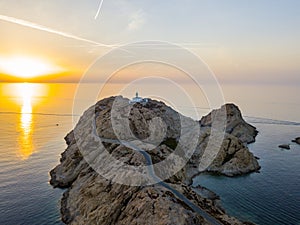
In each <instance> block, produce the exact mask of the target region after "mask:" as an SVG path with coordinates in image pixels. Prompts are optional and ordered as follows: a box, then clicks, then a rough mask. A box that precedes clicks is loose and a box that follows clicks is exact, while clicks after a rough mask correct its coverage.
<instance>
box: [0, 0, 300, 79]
mask: <svg viewBox="0 0 300 225" xmlns="http://www.w3.org/2000/svg"><path fill="white" fill-rule="evenodd" d="M0 3H1V8H0V30H1V36H0V60H1V57H2V58H5V57H9V56H14V55H20V54H21V55H23V56H30V57H32V56H33V57H35V58H43V59H45V60H46V61H48V62H49V63H51V64H52V65H54V66H58V67H61V68H62V69H63V72H59V73H57V74H50V75H47V74H42V75H41V76H39V77H35V78H26V79H24V78H19V77H16V76H11V74H7V73H5V72H4V71H3V70H2V71H1V68H0V82H17V81H28V82H77V81H79V80H80V78H81V77H82V76H83V75H84V74H85V73H86V72H87V71H88V69H89V68H90V66H91V65H92V64H93V62H94V61H95V60H96V59H99V58H101V56H103V55H105V54H106V53H107V52H109V51H111V50H112V49H113V48H114V47H120V46H122V45H126V44H127V43H132V42H138V41H144V40H161V41H167V42H170V43H175V44H178V45H179V46H181V47H183V48H187V49H188V50H190V51H192V52H193V53H195V54H196V55H197V56H199V57H200V58H201V59H202V60H203V61H204V62H205V63H206V64H207V65H208V66H209V67H210V68H211V69H212V71H213V72H214V73H215V75H216V77H217V78H218V79H219V81H221V82H246V83H247V82H256V83H260V82H261V83H264V82H275V83H292V84H295V83H299V82H300V76H299V75H300V67H299V60H300V47H299V46H300V44H299V40H300V32H299V29H298V25H299V21H300V14H299V13H298V12H297V10H296V9H298V8H299V7H300V3H299V2H298V1H293V0H288V1H284V3H278V2H277V3H276V4H273V1H270V0H267V1H263V2H262V1H258V0H255V1H251V3H250V2H247V3H245V2H242V1H240V2H237V1H227V2H226V3H225V2H224V1H216V2H209V1H195V0H191V1H189V4H185V3H183V2H182V1H179V0H178V1H177V0H175V1H172V3H171V1H170V2H169V1H165V2H160V3H157V4H152V3H151V4H150V2H149V1H135V0H134V1H130V2H129V1H123V0H118V1H113V2H110V1H104V4H103V8H102V9H101V11H100V13H99V15H98V17H97V18H96V19H95V15H96V13H97V11H98V8H97V7H98V5H99V4H98V3H99V2H98V1H89V2H79V1H78V2H77V1H76V2H74V1H64V2H61V1H57V0H54V1H51V2H42V1H40V2H36V1H33V0H27V1H18V2H17V1H2V0H0ZM70 5H71V6H72V7H70ZM160 47H161V49H162V50H161V51H162V52H163V51H164V46H160ZM149 48H151V46H150V47H149ZM169 54H170V53H169ZM128 55H129V56H128V57H130V53H128ZM172 57H175V56H174V55H172V54H170V58H172ZM190 66H191V67H192V66H193V65H192V64H191V65H190ZM105 69H106V68H98V70H99V71H100V70H105ZM133 69H134V68H133ZM148 70H150V71H151V68H148ZM126 71H127V74H124V76H123V77H122V79H123V82H126V80H128V79H129V80H130V79H131V78H132V77H134V76H136V75H135V71H134V70H132V71H131V70H130V69H127V70H126ZM171 71H172V70H164V71H162V72H164V73H171ZM154 72H155V70H154ZM168 75H169V76H175V75H174V74H168ZM127 78H128V79H127Z"/></svg>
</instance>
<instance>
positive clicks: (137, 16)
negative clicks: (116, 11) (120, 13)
mask: <svg viewBox="0 0 300 225" xmlns="http://www.w3.org/2000/svg"><path fill="white" fill-rule="evenodd" d="M144 23H145V13H144V12H143V11H142V10H138V11H136V12H134V13H133V14H132V15H131V16H130V18H129V24H128V29H129V30H136V29H138V28H140V27H141V26H143V25H144Z"/></svg>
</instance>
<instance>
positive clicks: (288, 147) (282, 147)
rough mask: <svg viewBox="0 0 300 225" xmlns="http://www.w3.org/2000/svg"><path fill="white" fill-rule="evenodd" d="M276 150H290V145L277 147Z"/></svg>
mask: <svg viewBox="0 0 300 225" xmlns="http://www.w3.org/2000/svg"><path fill="white" fill-rule="evenodd" d="M278 148H281V149H286V150H290V149H291V147H290V145H287V144H283V145H278Z"/></svg>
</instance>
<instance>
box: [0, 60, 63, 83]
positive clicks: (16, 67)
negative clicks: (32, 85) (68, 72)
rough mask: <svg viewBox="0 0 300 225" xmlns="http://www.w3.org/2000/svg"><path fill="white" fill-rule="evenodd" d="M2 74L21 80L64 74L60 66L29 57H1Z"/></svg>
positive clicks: (0, 69)
mask: <svg viewBox="0 0 300 225" xmlns="http://www.w3.org/2000/svg"><path fill="white" fill-rule="evenodd" d="M0 72H2V73H4V74H8V75H12V76H15V77H19V78H34V77H38V76H43V75H50V74H57V73H60V72H63V69H62V68H61V67H59V66H56V65H52V64H51V63H49V62H47V61H45V60H43V59H38V58H33V57H27V56H12V57H3V56H0Z"/></svg>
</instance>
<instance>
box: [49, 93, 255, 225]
mask: <svg viewBox="0 0 300 225" xmlns="http://www.w3.org/2000/svg"><path fill="white" fill-rule="evenodd" d="M118 98H121V97H118ZM115 99H116V97H110V98H106V99H103V100H101V101H99V102H98V103H96V105H95V106H94V107H91V108H89V109H88V110H87V111H86V112H85V113H84V114H83V116H82V117H81V119H80V121H79V122H78V125H77V126H76V127H75V128H74V130H73V131H71V132H70V133H69V134H68V135H67V136H66V137H65V140H66V143H67V145H68V147H67V149H66V150H65V151H64V152H63V153H62V156H61V159H60V164H59V165H58V166H56V167H55V168H54V169H53V170H51V172H50V175H51V180H50V184H51V185H52V186H54V187H60V188H67V190H66V192H65V193H64V194H63V198H62V201H61V214H62V221H63V222H64V223H66V224H104V225H105V224H210V223H211V221H209V220H208V219H207V218H204V217H203V216H201V215H200V214H199V213H197V212H195V210H193V209H192V208H191V207H190V206H188V205H187V204H186V203H185V202H184V201H183V200H182V199H181V198H180V197H178V196H177V195H176V194H174V191H171V190H170V189H168V188H166V187H165V186H163V185H161V184H154V185H150V186H146V185H141V186H126V185H121V184H117V183H114V182H112V181H111V180H108V179H106V178H104V177H102V176H101V175H99V174H98V173H97V172H95V171H94V169H93V168H91V167H90V165H89V164H88V163H87V162H86V160H85V159H84V157H83V156H82V152H81V151H79V149H78V146H77V143H76V138H75V135H74V133H77V134H78V131H82V130H76V129H79V127H84V126H79V125H80V124H81V125H85V123H87V122H86V121H87V117H89V116H90V115H91V113H93V114H95V116H96V118H95V124H96V131H97V134H98V135H99V136H100V137H103V138H106V139H110V140H115V139H117V137H116V134H115V132H114V130H113V128H112V127H113V126H112V122H111V114H112V106H113V104H114V100H115ZM121 99H123V98H121ZM123 100H124V102H125V101H127V102H128V99H123ZM222 107H225V108H226V110H227V116H228V115H229V116H228V118H227V128H226V131H228V133H227V134H225V137H224V140H223V143H222V145H221V148H220V151H219V152H218V154H217V156H216V157H215V159H214V160H213V162H212V163H211V164H210V166H209V167H208V168H207V169H206V170H205V171H206V172H214V173H220V174H224V175H228V176H235V175H240V174H244V173H249V172H252V171H257V170H258V169H259V165H258V162H257V160H256V159H255V157H254V156H253V154H252V153H250V152H249V150H248V148H247V147H246V146H245V143H250V142H253V141H254V140H255V136H256V135H257V131H256V129H255V128H254V127H253V126H251V125H249V124H247V123H246V122H245V121H244V120H243V119H242V116H241V113H240V111H239V110H238V108H237V107H236V106H235V105H233V104H229V105H225V106H222ZM223 109H224V108H223ZM122 113H123V112H120V115H123V114H122ZM155 118H160V119H161V121H163V125H161V126H158V125H157V124H161V123H162V122H161V121H160V120H155ZM182 118H183V116H182V115H180V114H179V113H177V112H176V111H174V110H173V109H172V108H170V107H168V106H166V105H165V104H164V103H163V102H158V101H155V100H149V101H148V102H147V103H146V104H140V103H136V104H134V105H133V106H132V108H131V110H130V113H129V115H128V119H129V125H130V130H131V132H132V133H133V134H134V136H135V137H137V138H139V139H143V140H147V141H149V142H152V143H158V144H157V147H155V148H154V149H152V150H149V151H147V152H148V153H147V154H149V155H150V156H151V159H152V162H153V163H154V164H156V163H159V162H161V161H163V160H165V159H166V158H167V157H168V156H169V155H170V154H172V153H173V152H174V150H175V149H179V152H182V151H184V148H183V147H182V148H181V146H180V145H179V144H178V142H179V138H180V135H181V133H180V132H181V124H180V119H182ZM184 118H185V119H187V120H191V119H189V118H186V117H184ZM213 119H214V111H213V113H211V114H209V115H207V116H206V117H203V118H202V119H201V129H200V132H199V138H198V144H197V145H196V149H195V151H194V153H193V155H192V157H191V158H190V160H189V161H188V163H187V164H186V166H185V167H184V168H182V169H181V170H180V171H179V172H177V173H176V174H175V175H173V176H172V177H170V178H169V179H167V180H166V181H165V183H167V184H168V185H169V186H171V187H172V189H173V190H175V191H178V192H179V193H182V194H183V195H184V196H185V197H186V198H187V199H189V201H190V202H192V203H193V204H194V205H196V206H198V207H199V208H200V209H201V210H203V211H204V212H206V213H208V214H209V215H210V216H211V217H214V218H216V220H217V221H219V223H220V224H250V223H242V222H240V221H238V220H237V219H235V218H232V217H229V216H228V215H227V214H226V213H225V212H224V210H223V209H221V208H220V206H219V203H218V201H219V200H218V198H216V197H214V198H209V197H207V196H205V195H204V196H203V195H199V193H203V192H205V193H206V194H207V193H209V191H208V190H207V191H205V190H204V189H203V188H202V187H198V189H197V188H192V187H191V186H189V184H191V179H192V177H193V176H195V175H196V174H198V173H199V172H204V171H199V169H198V165H199V162H200V159H201V156H202V155H203V153H204V150H205V148H206V146H207V143H208V141H209V137H210V132H211V129H210V126H211V123H212V120H213ZM235 120H237V121H235ZM153 121H154V122H153ZM155 121H156V122H155ZM198 124H199V128H200V123H198ZM157 127H160V128H161V129H160V130H158V131H157V132H154V135H153V129H154V130H155V128H157ZM228 127H229V128H228ZM81 129H82V128H81ZM86 129H88V127H87V128H86ZM244 132H245V133H244ZM82 133H83V134H85V132H82ZM162 134H164V135H163V137H162V138H160V136H161V135H162ZM121 136H122V137H123V138H124V137H125V138H126V137H128V136H130V134H128V133H127V131H124V133H122V134H121ZM156 137H157V138H156ZM103 144H104V145H105V148H106V151H108V152H109V153H110V154H111V155H112V156H113V157H114V158H115V159H118V160H120V161H122V162H124V163H125V164H128V165H134V166H143V165H147V162H146V159H145V158H144V156H143V154H141V152H138V151H135V150H133V149H131V148H129V147H128V146H127V147H126V146H124V145H122V144H117V143H108V142H107V143H103ZM140 148H142V146H140ZM154 172H155V174H156V175H157V176H158V177H162V176H163V174H162V173H163V170H159V169H157V168H154ZM208 196H213V194H211V193H209V195H208ZM217 224H218V223H217Z"/></svg>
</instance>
